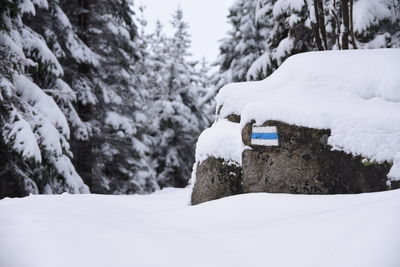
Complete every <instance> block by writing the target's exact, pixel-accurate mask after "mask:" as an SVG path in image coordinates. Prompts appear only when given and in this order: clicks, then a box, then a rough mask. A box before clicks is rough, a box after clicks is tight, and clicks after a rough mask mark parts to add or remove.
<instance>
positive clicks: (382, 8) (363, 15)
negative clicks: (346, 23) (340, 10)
mask: <svg viewBox="0 0 400 267" xmlns="http://www.w3.org/2000/svg"><path fill="white" fill-rule="evenodd" d="M393 4H394V1H393V0H379V1H376V0H359V1H355V3H354V8H353V9H354V15H353V16H354V30H355V32H357V33H362V32H363V31H366V30H367V29H368V28H370V27H371V26H374V25H377V24H379V22H380V21H382V20H385V19H390V18H393V17H395V16H394V15H392V11H391V9H394V7H391V5H393Z"/></svg>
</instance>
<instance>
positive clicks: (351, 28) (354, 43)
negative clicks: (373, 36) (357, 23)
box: [349, 0, 357, 49]
mask: <svg viewBox="0 0 400 267" xmlns="http://www.w3.org/2000/svg"><path fill="white" fill-rule="evenodd" d="M353 2H354V1H353V0H350V2H349V4H350V35H351V44H352V46H353V48H354V49H357V44H356V38H355V36H354V19H353Z"/></svg>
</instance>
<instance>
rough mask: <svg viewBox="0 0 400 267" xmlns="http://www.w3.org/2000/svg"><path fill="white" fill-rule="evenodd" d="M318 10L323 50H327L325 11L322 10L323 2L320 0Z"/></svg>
mask: <svg viewBox="0 0 400 267" xmlns="http://www.w3.org/2000/svg"><path fill="white" fill-rule="evenodd" d="M317 3H318V10H319V12H318V13H319V19H320V21H319V27H320V29H321V37H322V41H323V42H324V46H325V50H328V42H327V38H326V27H325V12H324V4H323V2H322V0H318V1H317Z"/></svg>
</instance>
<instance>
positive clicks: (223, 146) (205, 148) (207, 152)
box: [192, 119, 244, 183]
mask: <svg viewBox="0 0 400 267" xmlns="http://www.w3.org/2000/svg"><path fill="white" fill-rule="evenodd" d="M240 133H241V131H240V125H239V123H234V122H230V121H228V120H225V119H219V120H217V121H216V122H214V124H213V125H212V126H211V127H210V128H208V129H206V130H205V131H203V132H202V133H201V135H200V137H199V140H198V141H197V144H196V164H195V165H197V163H201V162H202V161H204V160H206V159H207V158H209V157H215V158H220V159H224V160H225V161H227V162H231V161H234V162H236V163H239V164H241V162H242V152H243V149H244V145H243V143H242V136H241V134H240ZM192 183H193V182H192Z"/></svg>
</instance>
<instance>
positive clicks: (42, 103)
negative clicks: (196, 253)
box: [0, 0, 89, 197]
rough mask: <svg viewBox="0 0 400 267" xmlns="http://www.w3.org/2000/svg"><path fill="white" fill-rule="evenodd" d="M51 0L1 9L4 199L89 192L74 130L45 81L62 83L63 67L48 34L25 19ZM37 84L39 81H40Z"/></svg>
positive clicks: (12, 3) (0, 190) (0, 112)
mask: <svg viewBox="0 0 400 267" xmlns="http://www.w3.org/2000/svg"><path fill="white" fill-rule="evenodd" d="M37 8H43V9H46V10H48V8H49V6H48V3H47V1H34V2H33V1H28V0H25V1H5V2H4V3H2V5H1V8H0V13H1V16H0V18H1V19H0V57H1V62H2V64H1V65H2V67H0V87H1V98H0V127H1V132H2V134H1V136H0V143H1V149H0V153H1V161H0V164H1V169H2V172H1V174H0V175H1V179H0V197H4V196H24V195H27V194H30V193H34V194H36V193H47V194H49V193H62V192H70V193H85V192H89V190H88V187H87V186H86V185H85V184H84V183H83V181H82V179H81V177H80V176H79V175H78V173H77V172H76V171H75V168H74V166H73V165H72V163H71V158H72V153H71V151H70V146H69V137H70V129H69V125H68V122H67V119H66V117H65V115H64V114H63V112H62V110H61V109H60V107H59V106H58V105H57V103H56V101H55V100H54V98H53V97H52V96H51V93H49V91H48V90H46V89H47V88H46V89H43V88H41V87H40V86H39V85H41V86H44V85H45V79H44V78H39V77H42V76H41V75H43V74H44V73H45V74H46V76H48V77H49V80H52V81H50V82H49V84H50V83H53V84H58V85H63V82H62V80H61V78H62V76H63V73H64V71H63V68H62V67H61V64H60V62H59V61H58V59H57V57H56V55H55V54H54V53H53V52H52V50H51V49H50V48H49V47H48V46H47V43H46V41H45V40H44V38H43V37H42V36H41V35H40V34H39V33H38V32H36V31H35V30H33V29H32V28H31V27H29V26H27V25H26V24H25V23H26V21H28V20H29V19H28V17H29V16H34V15H35V14H36V11H37ZM35 82H37V83H35Z"/></svg>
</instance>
